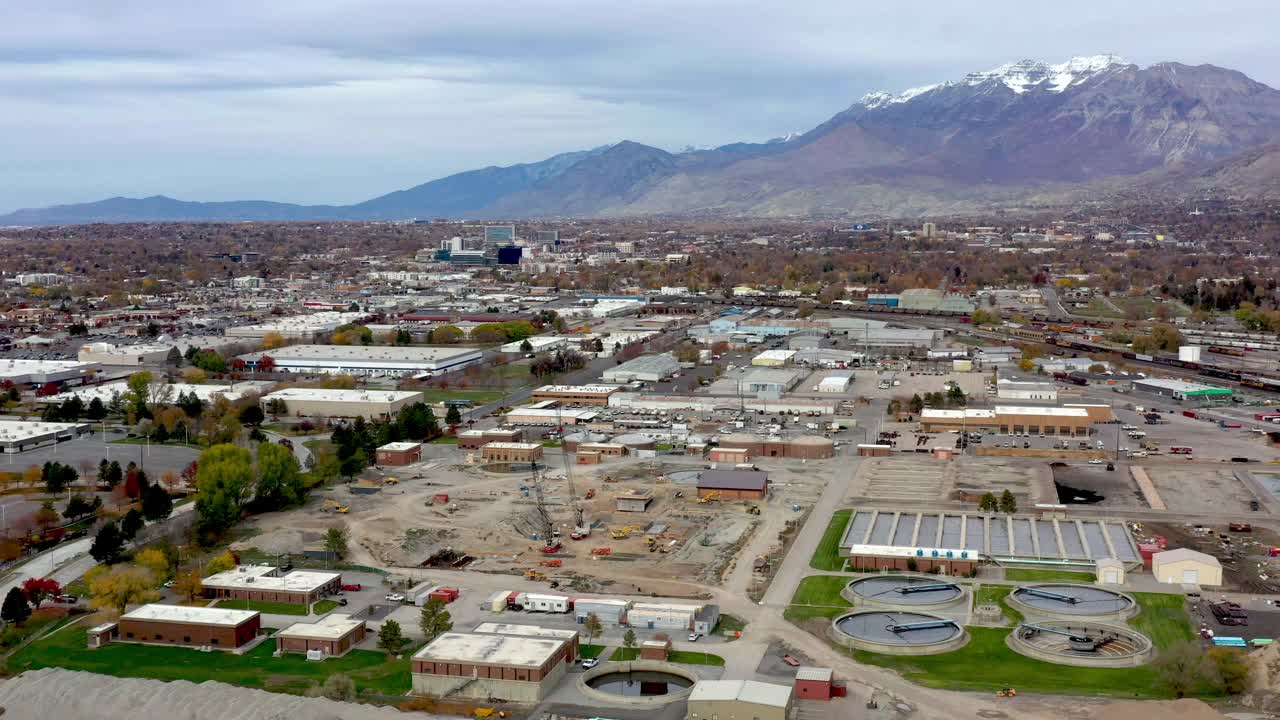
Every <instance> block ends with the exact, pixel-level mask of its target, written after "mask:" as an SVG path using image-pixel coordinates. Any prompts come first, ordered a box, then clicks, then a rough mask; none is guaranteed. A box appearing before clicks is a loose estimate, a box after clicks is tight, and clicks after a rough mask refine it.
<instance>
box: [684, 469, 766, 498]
mask: <svg viewBox="0 0 1280 720" xmlns="http://www.w3.org/2000/svg"><path fill="white" fill-rule="evenodd" d="M712 493H714V496H715V497H717V498H719V499H721V500H763V499H764V496H765V495H767V494H768V493H769V473H767V472H762V471H759V470H703V471H702V472H701V473H699V474H698V497H699V498H704V497H707V496H709V495H712Z"/></svg>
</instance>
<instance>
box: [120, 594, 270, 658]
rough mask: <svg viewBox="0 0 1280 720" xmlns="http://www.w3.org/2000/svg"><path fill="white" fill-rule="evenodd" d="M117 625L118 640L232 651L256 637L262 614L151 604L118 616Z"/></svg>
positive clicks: (259, 628)
mask: <svg viewBox="0 0 1280 720" xmlns="http://www.w3.org/2000/svg"><path fill="white" fill-rule="evenodd" d="M116 625H117V628H116V630H115V632H114V634H112V635H111V639H112V640H113V641H117V642H135V643H146V644H148V645H182V646H185V647H211V648H215V649H219V650H235V649H236V648H239V647H241V646H243V645H246V644H248V643H250V642H252V641H253V639H254V638H256V637H258V633H259V632H260V631H261V629H262V615H261V614H260V613H258V612H257V611H255V610H224V609H222V608H209V607H185V606H182V605H163V604H160V603H152V604H150V605H143V606H142V607H139V608H135V609H133V610H130V611H129V612H127V613H125V614H124V615H121V616H120V621H119V622H118V623H116ZM102 627H105V626H99V627H98V628H94V629H95V630H99V629H100V628H102Z"/></svg>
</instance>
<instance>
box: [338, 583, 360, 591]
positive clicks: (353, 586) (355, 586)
mask: <svg viewBox="0 0 1280 720" xmlns="http://www.w3.org/2000/svg"><path fill="white" fill-rule="evenodd" d="M362 587H364V586H363V585H361V584H360V583H346V584H344V585H343V586H342V590H343V592H359V590H360V588H362Z"/></svg>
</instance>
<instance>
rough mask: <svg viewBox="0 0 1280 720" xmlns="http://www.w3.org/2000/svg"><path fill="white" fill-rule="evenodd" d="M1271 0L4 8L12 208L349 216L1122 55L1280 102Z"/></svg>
mask: <svg viewBox="0 0 1280 720" xmlns="http://www.w3.org/2000/svg"><path fill="white" fill-rule="evenodd" d="M1277 27H1280V3H1277V2H1276V0H1222V1H1221V2H1216V3H1214V2H1204V1H1203V0H1200V1H1198V2H1185V1H1183V0H1127V1H1125V2H1116V0H1107V1H1106V2H1095V1H1094V0H1078V1H1077V2H1073V3H1053V4H1051V5H1050V4H1047V3H1029V2H1025V0H1022V1H1019V2H1012V1H1006V0H971V1H964V0H962V1H960V2H951V3H940V2H936V3H935V2H928V3H905V2H895V3H869V2H850V1H849V0H812V1H810V2H805V1H804V0H793V1H791V2H780V1H779V0H773V1H771V2H743V1H739V2H727V1H720V0H631V1H629V2H628V1H623V0H503V1H501V2H498V1H490V0H459V1H458V2H453V1H452V0H218V1H217V2H210V1H207V0H197V2H190V3H189V2H173V0H111V2H103V1H102V0H42V1H41V2H26V3H16V2H15V3H8V4H6V7H5V9H4V12H3V13H2V14H0V212H4V211H9V210H13V209H16V208H19V207H31V206H43V205H49V204H55V203H66V202H82V201H89V200H97V199H101V198H104V197H110V196H114V195H127V196H145V195H153V194H166V195H172V196H175V197H179V198H182V199H191V200H229V199H268V200H281V201H289V202H307V203H347V202H354V201H359V200H363V199H366V198H369V197H372V196H375V195H379V194H382V193H384V192H388V191H391V190H395V189H399V188H403V187H408V186H411V185H415V184H418V183H421V182H424V181H427V180H430V179H434V178H437V177H441V176H443V175H447V174H450V173H453V172H458V171H461V170H468V169H473V168H477V167H482V166H485V165H495V164H496V165H507V164H511V163H515V162H529V161H536V160H540V159H542V158H545V157H547V156H549V155H552V154H555V153H558V152H564V151H568V150H575V149H582V148H588V147H593V146H596V145H600V144H604V143H609V142H613V141H616V140H621V139H631V140H636V141H638V142H643V143H648V144H651V145H656V146H658V147H662V148H666V149H670V150H677V149H680V148H682V147H684V146H686V145H699V146H702V145H718V144H723V143H727V142H734V141H739V140H748V141H760V140H765V139H768V138H770V137H774V136H778V135H782V134H785V133H787V132H792V131H803V130H808V129H809V128H811V127H813V126H814V125H816V124H818V123H820V122H822V121H823V120H825V119H826V118H828V117H829V116H831V115H833V114H834V113H836V112H838V111H840V110H842V109H843V108H845V107H847V106H848V105H849V104H851V103H852V102H854V101H855V100H857V98H859V97H860V96H861V95H863V94H864V93H866V92H869V91H872V90H879V89H884V90H892V91H896V90H902V89H905V88H907V87H911V86H913V85H921V84H925V83H931V82H938V81H942V80H946V79H954V78H958V77H961V76H963V75H964V74H965V73H967V72H969V71H971V70H984V69H989V68H991V67H995V66H997V65H1000V64H1002V63H1005V62H1009V61H1013V60H1017V59H1021V58H1035V59H1040V60H1045V61H1049V62H1061V61H1063V60H1065V59H1067V58H1069V57H1071V56H1072V55H1095V54H1102V53H1116V54H1119V55H1121V56H1123V57H1124V58H1126V59H1127V60H1129V61H1131V62H1135V63H1138V64H1140V65H1148V64H1151V63H1154V62H1159V61H1163V60H1177V61H1180V62H1185V63H1190V64H1199V63H1213V64H1216V65H1222V66H1225V67H1232V68H1235V69H1238V70H1241V71H1243V72H1245V73H1246V74H1248V75H1250V76H1251V77H1253V78H1254V79H1257V80H1259V81H1262V82H1265V83H1267V84H1269V85H1271V86H1273V87H1280V44H1277V43H1275V42H1274V33H1275V28H1277Z"/></svg>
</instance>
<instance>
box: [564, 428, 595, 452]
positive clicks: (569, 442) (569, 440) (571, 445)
mask: <svg viewBox="0 0 1280 720" xmlns="http://www.w3.org/2000/svg"><path fill="white" fill-rule="evenodd" d="M604 441H605V436H604V435H601V434H600V433H594V432H587V431H586V430H580V431H578V432H571V433H569V434H567V435H565V436H564V439H563V440H562V441H561V445H562V446H563V447H564V451H565V452H570V453H572V452H577V451H578V445H580V444H582V443H598V442H604Z"/></svg>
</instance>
